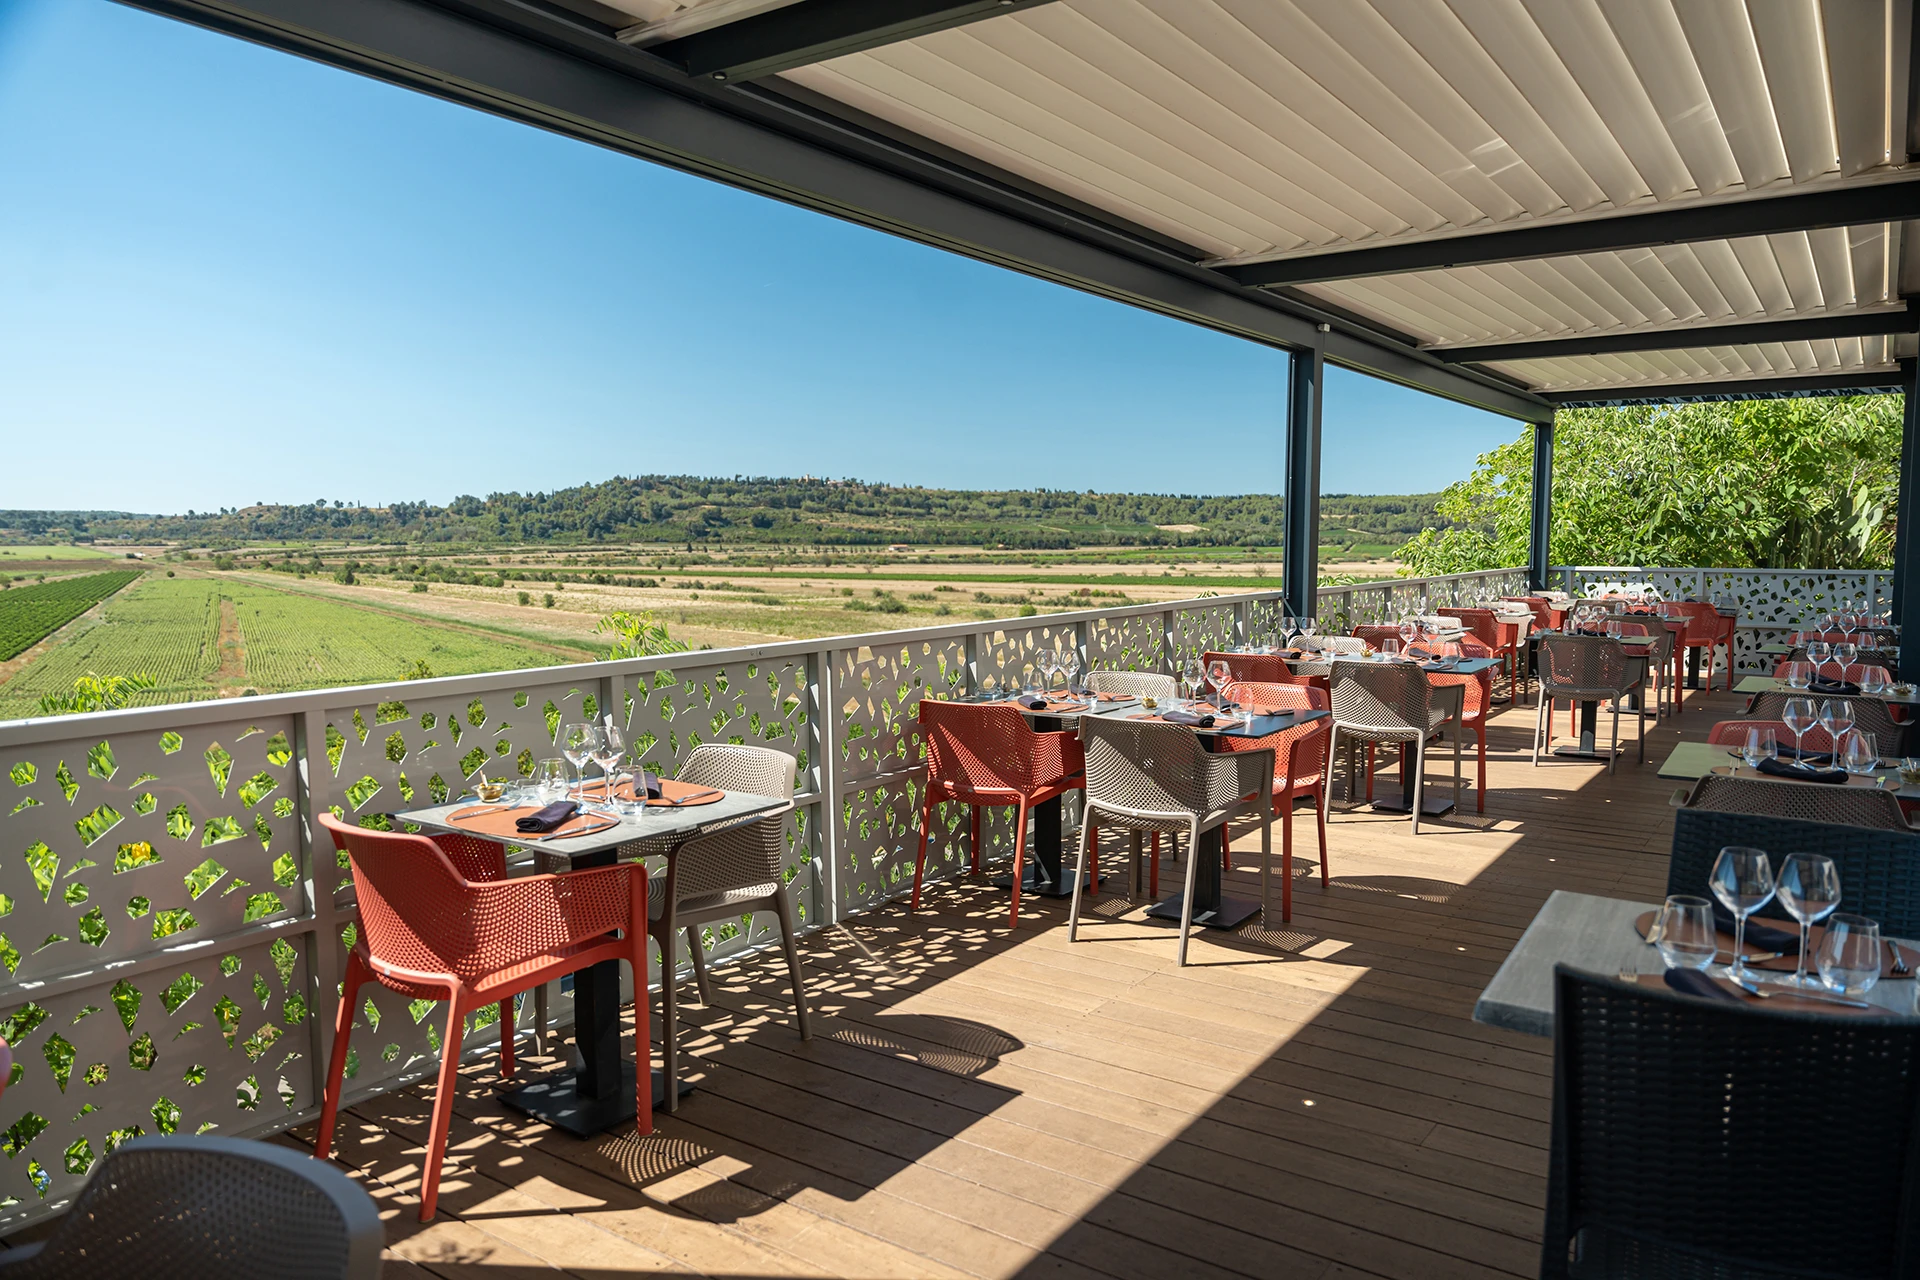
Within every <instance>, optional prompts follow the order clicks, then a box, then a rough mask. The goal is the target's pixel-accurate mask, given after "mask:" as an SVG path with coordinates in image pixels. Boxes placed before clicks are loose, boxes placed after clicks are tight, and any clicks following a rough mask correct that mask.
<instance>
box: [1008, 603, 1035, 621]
mask: <svg viewBox="0 0 1920 1280" xmlns="http://www.w3.org/2000/svg"><path fill="white" fill-rule="evenodd" d="M1039 612H1040V611H1039V610H1038V609H1036V608H1034V607H1033V606H1032V605H1030V604H1023V605H1021V606H1020V612H1019V613H1017V614H1015V615H1014V616H1015V617H1018V618H1031V617H1032V616H1033V615H1034V614H1036V613H1039Z"/></svg>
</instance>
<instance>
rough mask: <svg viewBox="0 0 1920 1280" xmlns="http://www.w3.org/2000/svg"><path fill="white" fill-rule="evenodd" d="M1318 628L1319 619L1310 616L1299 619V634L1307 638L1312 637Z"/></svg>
mask: <svg viewBox="0 0 1920 1280" xmlns="http://www.w3.org/2000/svg"><path fill="white" fill-rule="evenodd" d="M1319 629H1320V622H1319V619H1317V618H1314V617H1311V616H1309V617H1305V618H1302V619H1300V634H1302V635H1304V636H1305V637H1306V638H1307V639H1309V640H1311V639H1313V635H1314V632H1316V631H1318V630H1319Z"/></svg>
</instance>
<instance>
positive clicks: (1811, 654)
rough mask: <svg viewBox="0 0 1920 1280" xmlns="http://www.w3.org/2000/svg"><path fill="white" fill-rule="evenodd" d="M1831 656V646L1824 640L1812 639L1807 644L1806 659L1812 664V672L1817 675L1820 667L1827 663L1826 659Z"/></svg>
mask: <svg viewBox="0 0 1920 1280" xmlns="http://www.w3.org/2000/svg"><path fill="white" fill-rule="evenodd" d="M1832 656H1833V646H1832V645H1830V644H1828V643H1827V642H1826V641H1825V640H1814V641H1811V642H1809V643H1808V645H1807V661H1808V662H1811V663H1812V664H1813V674H1814V675H1816V676H1818V675H1819V674H1820V668H1822V667H1824V666H1826V665H1827V659H1828V658H1831V657H1832Z"/></svg>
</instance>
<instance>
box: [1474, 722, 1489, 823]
mask: <svg viewBox="0 0 1920 1280" xmlns="http://www.w3.org/2000/svg"><path fill="white" fill-rule="evenodd" d="M1473 731H1474V734H1475V736H1476V737H1478V738H1479V739H1480V744H1479V745H1480V789H1479V801H1478V803H1476V804H1475V805H1474V812H1475V813H1485V812H1486V811H1487V724H1486V721H1485V720H1482V721H1481V722H1480V723H1479V724H1478V725H1475V726H1474V730H1473Z"/></svg>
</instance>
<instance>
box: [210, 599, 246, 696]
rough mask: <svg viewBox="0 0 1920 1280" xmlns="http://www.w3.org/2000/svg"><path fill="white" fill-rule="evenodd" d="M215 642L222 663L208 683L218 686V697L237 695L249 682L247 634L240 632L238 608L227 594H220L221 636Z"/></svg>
mask: <svg viewBox="0 0 1920 1280" xmlns="http://www.w3.org/2000/svg"><path fill="white" fill-rule="evenodd" d="M216 643H217V646H218V649H219V653H220V666H219V667H218V668H217V669H216V670H215V671H214V673H213V675H212V676H211V677H209V679H208V683H209V684H212V685H213V686H214V687H215V688H216V689H217V690H218V694H217V696H218V697H222V698H237V697H239V696H240V694H241V692H242V691H243V690H244V689H245V687H246V682H247V638H246V637H245V636H244V635H242V634H241V633H240V614H239V612H238V610H236V609H235V608H234V607H233V601H231V600H229V599H227V598H226V597H225V596H221V597H220V638H219V640H218V641H217V642H216Z"/></svg>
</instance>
